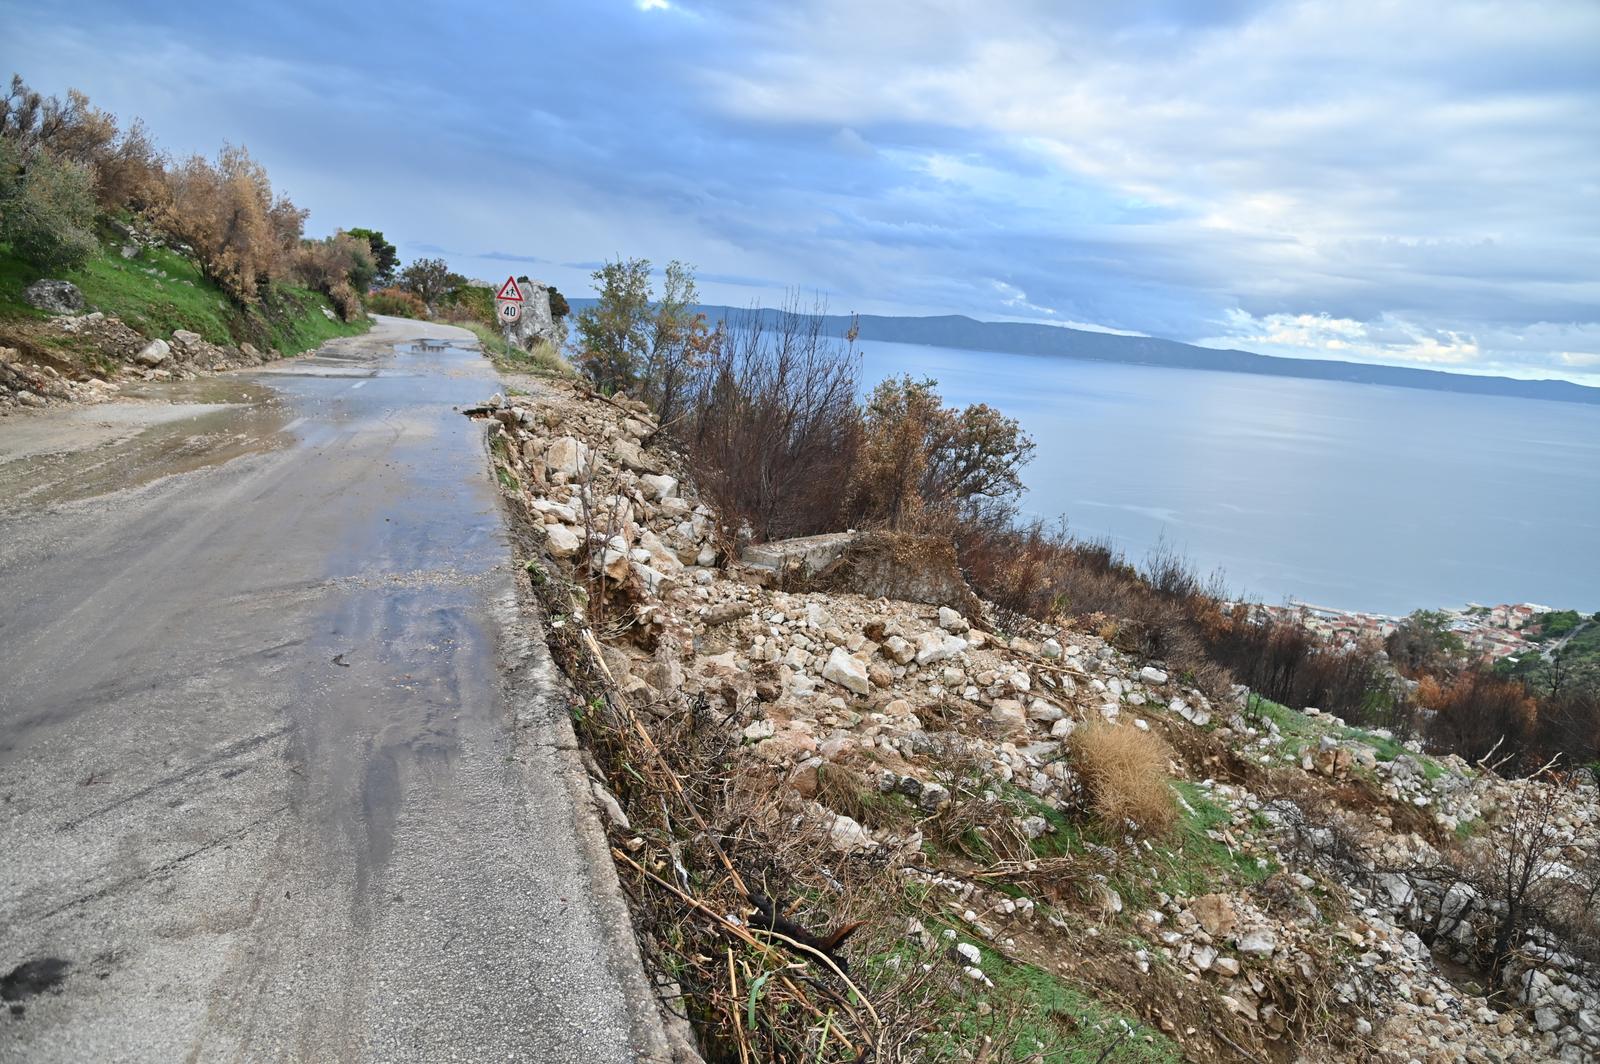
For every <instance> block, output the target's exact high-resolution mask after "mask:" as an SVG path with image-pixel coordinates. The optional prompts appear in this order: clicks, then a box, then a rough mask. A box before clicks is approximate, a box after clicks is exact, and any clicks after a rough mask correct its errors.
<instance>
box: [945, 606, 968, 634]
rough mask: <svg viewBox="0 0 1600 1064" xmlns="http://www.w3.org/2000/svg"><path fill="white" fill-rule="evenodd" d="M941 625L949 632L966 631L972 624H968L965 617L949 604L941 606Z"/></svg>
mask: <svg viewBox="0 0 1600 1064" xmlns="http://www.w3.org/2000/svg"><path fill="white" fill-rule="evenodd" d="M939 627H940V628H943V629H944V630H945V631H947V632H965V631H966V630H967V629H968V628H971V627H972V625H970V624H968V623H967V619H966V618H965V617H963V616H961V614H960V613H958V612H956V611H955V610H953V609H951V608H950V607H949V606H940V607H939Z"/></svg>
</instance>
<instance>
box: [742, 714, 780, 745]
mask: <svg viewBox="0 0 1600 1064" xmlns="http://www.w3.org/2000/svg"><path fill="white" fill-rule="evenodd" d="M775 730H776V729H775V728H774V727H773V724H772V721H770V720H753V721H751V722H750V723H749V724H747V725H745V728H744V737H745V738H746V739H749V740H750V741H751V742H753V743H759V742H760V741H761V740H762V739H770V738H772V733H773V732H774V731H775Z"/></svg>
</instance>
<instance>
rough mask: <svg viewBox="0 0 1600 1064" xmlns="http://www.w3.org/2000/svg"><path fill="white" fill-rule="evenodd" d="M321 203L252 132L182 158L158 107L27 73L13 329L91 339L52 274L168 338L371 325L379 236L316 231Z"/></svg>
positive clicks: (8, 215) (9, 327)
mask: <svg viewBox="0 0 1600 1064" xmlns="http://www.w3.org/2000/svg"><path fill="white" fill-rule="evenodd" d="M305 219H306V212H305V211H303V210H301V209H299V208H298V207H296V206H295V205H294V203H293V202H292V201H291V200H290V199H289V198H288V196H286V195H284V194H283V193H281V192H279V191H275V190H274V189H273V187H272V183H271V181H270V179H269V178H268V176H267V173H266V170H265V168H264V167H262V165H261V164H260V163H259V162H257V161H256V160H255V159H253V158H252V157H251V155H250V153H249V152H248V151H247V150H246V149H245V148H243V147H235V146H231V145H230V146H225V147H224V148H223V149H222V150H221V151H220V152H219V153H218V154H217V155H216V156H215V157H214V158H206V157H204V156H198V155H196V156H192V157H190V158H187V159H181V160H174V159H171V158H169V157H167V156H165V155H164V154H162V153H161V152H159V151H158V150H157V148H156V146H155V142H154V140H153V139H152V138H151V136H150V135H149V133H148V132H147V131H146V130H145V128H144V126H143V124H142V123H140V122H138V121H134V122H132V123H131V124H128V125H126V126H119V124H118V122H117V119H116V117H115V116H113V115H111V114H109V113H107V112H105V111H102V110H99V109H97V108H95V107H94V106H93V105H92V104H91V103H90V101H89V99H88V97H86V96H85V95H84V94H82V93H80V92H78V91H76V90H72V91H70V92H69V93H68V94H67V98H66V99H65V100H61V99H59V98H56V97H52V96H45V95H43V94H42V93H39V92H36V91H34V90H33V89H31V88H29V87H28V85H27V84H26V83H25V82H23V80H22V79H21V77H20V76H14V77H13V78H12V81H11V84H10V87H9V91H8V92H7V93H6V94H5V95H4V96H3V97H0V344H4V345H9V346H15V347H17V348H19V349H20V350H21V351H22V352H23V353H24V354H31V355H34V356H42V357H45V358H47V359H48V358H56V357H65V358H67V359H68V360H71V359H72V357H73V356H74V355H78V356H82V355H83V354H84V352H82V351H79V350H77V349H78V347H79V346H81V344H80V343H78V342H76V341H75V340H74V339H73V338H72V337H68V336H62V335H61V334H59V333H52V332H51V331H49V330H47V329H45V328H43V327H42V325H43V323H44V322H45V321H46V319H47V318H48V315H47V314H46V313H45V312H43V311H41V310H38V309H36V308H35V307H33V306H32V305H30V304H29V302H28V301H27V300H26V299H25V298H24V294H23V293H24V290H25V289H26V288H28V286H29V285H31V284H33V283H34V282H35V281H38V280H40V279H41V278H52V279H57V280H63V281H67V282H70V283H71V284H72V285H74V286H76V287H77V289H78V290H79V292H81V293H82V296H83V300H84V302H85V304H86V305H87V307H88V308H90V309H98V310H100V311H102V312H104V313H105V314H107V315H110V316H115V317H117V318H120V319H121V320H122V321H123V322H124V323H125V324H126V325H128V326H129V327H131V328H132V329H134V330H135V331H137V332H139V333H142V334H143V335H145V336H147V337H152V338H155V337H164V336H170V335H171V334H172V333H173V332H175V331H177V330H180V329H182V330H188V331H190V332H194V333H197V334H199V335H200V336H201V337H202V338H203V339H204V340H206V341H207V342H209V343H212V344H216V345H219V346H229V347H231V346H235V345H240V344H247V343H248V344H253V345H256V346H258V347H260V348H262V349H265V350H276V351H280V352H283V353H294V352H298V351H300V350H304V349H306V348H309V347H314V346H316V345H317V344H319V343H321V342H322V341H323V340H326V339H329V338H331V337H334V336H342V335H349V334H350V333H353V332H359V331H361V330H362V329H364V328H366V314H365V310H364V308H363V306H362V297H363V295H364V294H365V292H366V290H367V287H368V285H369V284H370V282H371V281H372V279H373V278H374V276H375V275H376V273H375V266H374V260H373V246H374V245H373V244H372V243H371V242H370V241H369V240H368V239H367V238H366V236H364V235H363V236H355V235H352V234H350V233H343V232H341V233H337V234H335V235H334V236H331V237H328V238H325V239H322V240H308V239H305V238H304V235H303V233H304V226H305ZM378 236H379V238H380V240H381V234H378ZM391 250H392V249H391ZM330 315H331V318H330Z"/></svg>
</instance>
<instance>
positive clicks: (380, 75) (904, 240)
mask: <svg viewBox="0 0 1600 1064" xmlns="http://www.w3.org/2000/svg"><path fill="white" fill-rule="evenodd" d="M1192 7H1194V5H1186V4H1176V3H1136V4H1131V5H1118V6H1117V7H1116V8H1115V10H1114V11H1112V10H1111V9H1108V8H1106V6H1105V5H1092V4H1057V3H1043V2H1040V3H1030V2H1026V0H993V2H987V3H983V4H981V5H980V4H961V3H940V4H927V3H916V4H913V3H898V2H889V3H875V4H871V5H862V4H859V3H845V2H843V0H804V2H798V3H794V4H789V5H746V4H734V3H695V2H692V0H684V2H683V3H678V2H676V0H672V2H668V3H665V4H663V3H660V2H655V3H651V4H647V5H643V6H641V5H639V4H637V3H631V2H625V0H619V2H598V3H586V4H576V3H574V4H553V5H548V6H544V7H541V8H539V9H534V8H532V7H514V8H506V7H499V8H479V9H470V10H469V9H458V10H443V9H440V8H437V7H433V6H423V5H408V4H404V3H397V4H386V5H382V6H377V5H363V4H349V5H341V6H339V7H337V8H334V7H330V6H327V5H317V6H296V5H284V4H258V3H251V2H248V0H247V2H244V3H238V4H233V5H229V6H228V7H226V8H221V9H219V8H214V7H209V6H201V5H198V4H163V3H159V2H158V3H151V4H146V5H140V6H139V8H138V10H137V11H133V10H130V9H128V8H127V7H125V6H122V5H116V4H97V3H94V2H92V0H91V2H88V3H85V4H80V5H78V12H79V13H78V17H75V18H74V19H73V20H71V22H70V23H69V22H67V21H65V20H62V19H60V18H59V17H57V15H55V14H53V13H52V11H51V9H49V8H47V7H46V6H44V5H40V4H22V3H15V2H10V3H0V20H3V22H4V24H5V26H6V28H7V33H6V35H5V36H6V38H7V40H6V43H5V45H4V46H3V48H0V57H3V58H4V60H5V61H6V63H7V64H8V65H9V66H10V67H12V68H13V69H16V70H18V71H19V72H21V73H23V74H24V76H25V77H27V78H28V79H29V81H30V82H32V83H33V84H35V85H36V87H39V88H41V89H44V90H46V91H52V92H62V91H64V90H65V89H66V88H67V87H68V86H73V87H79V88H82V89H84V90H85V91H87V92H88V93H89V94H90V96H91V97H92V98H93V99H94V100H95V101H96V102H97V103H99V104H100V105H101V106H105V107H108V108H110V109H112V110H115V111H117V112H119V113H121V114H122V115H124V116H125V117H126V116H133V115H138V116H142V117H144V118H145V119H146V121H147V122H148V123H149V125H150V127H151V129H152V130H153V131H154V132H155V133H156V134H157V136H158V137H159V138H160V140H161V141H162V143H163V145H164V146H166V147H167V148H169V149H171V150H172V151H174V152H175V153H185V152H189V151H195V150H200V151H207V152H210V151H213V150H215V148H216V147H217V146H218V145H219V144H220V142H221V141H223V140H225V139H227V140H234V141H237V142H242V143H245V144H246V145H248V146H249V147H250V148H251V149H252V151H254V152H255V153H256V154H257V155H259V156H260V157H261V158H263V160H264V161H265V162H266V163H267V165H268V167H269V170H270V171H271V172H272V174H273V176H274V179H275V181H276V182H277V183H278V184H279V185H281V186H282V187H283V188H285V189H286V190H287V191H288V192H289V193H290V194H291V195H293V196H294V198H295V200H296V201H297V202H298V203H300V204H301V205H302V206H305V207H309V208H310V209H311V210H312V212H313V215H312V225H313V227H314V228H316V229H319V230H324V231H325V230H331V229H333V228H335V227H337V226H345V225H369V226H374V227H378V228H382V229H383V230H384V231H385V232H386V233H388V234H389V235H390V236H391V238H392V239H395V240H396V242H397V243H398V244H400V246H401V249H402V251H403V253H406V254H421V253H427V251H426V249H429V248H441V247H442V248H457V249H471V248H491V249H495V250H494V251H492V252H489V253H483V254H475V253H471V252H463V253H447V255H448V257H449V258H450V259H451V262H452V265H454V266H455V267H456V268H457V269H459V270H461V271H462V272H464V273H468V274H472V275H480V276H489V275H491V274H493V273H495V272H497V271H501V270H504V269H505V268H506V267H507V265H508V264H527V265H528V266H529V267H531V268H533V269H536V270H537V271H538V272H539V273H540V275H541V277H542V279H544V280H547V281H551V282H553V283H556V284H558V285H559V286H560V287H561V288H562V289H563V290H564V291H568V292H570V293H572V294H575V295H583V294H587V291H588V283H587V281H588V279H587V276H586V274H587V271H586V270H585V269H584V268H582V264H585V263H588V262H591V261H593V260H595V259H597V258H600V257H603V256H614V255H644V256H647V257H650V258H652V259H654V260H658V261H664V260H666V259H669V258H680V259H683V260H686V261H689V262H693V263H696V264H697V265H698V266H699V267H700V268H701V271H702V277H703V279H704V284H703V288H704V289H705V295H706V297H707V299H708V301H714V302H730V303H735V304H745V303H748V302H750V301H751V300H752V299H756V298H759V299H763V300H765V301H767V302H769V303H770V302H773V301H775V300H776V299H778V298H781V295H782V292H783V290H784V289H785V288H789V287H795V288H799V289H802V290H805V291H808V292H809V291H812V290H816V291H820V292H822V293H824V294H825V295H826V296H827V298H828V301H829V303H830V306H831V307H832V308H833V309H834V310H836V311H839V310H860V311H863V312H879V313H945V312H959V313H964V314H969V315H972V316H975V317H980V318H1007V319H1029V320H1039V321H1054V322H1061V323H1068V322H1073V323H1088V324H1092V325H1098V326H1102V327H1107V328H1113V329H1120V330H1128V331H1137V332H1144V333H1149V334H1151V335H1157V336H1163V337H1170V338H1172V339H1178V340H1184V341H1189V342H1199V343H1204V344H1207V345H1211V346H1218V347H1242V348H1245V349H1249V350H1256V351H1262V352H1264V353H1268V354H1285V355H1295V356H1300V357H1322V358H1338V359H1347V360H1353V361H1373V362H1384V363H1392V364H1397V365H1414V366H1426V367H1431V368H1441V369H1452V370H1457V371H1466V372H1487V373H1502V374H1509V375H1516V376H1532V377H1538V376H1552V377H1565V378H1568V379H1572V380H1579V381H1584V382H1587V383H1600V310H1597V308H1600V239H1597V238H1600V176H1597V175H1600V64H1596V63H1595V62H1594V61H1593V57H1594V55H1595V54H1597V52H1600V7H1596V6H1595V5H1593V4H1589V3H1581V2H1571V3H1552V4H1545V5H1539V6H1537V7H1527V8H1521V9H1518V10H1512V9H1510V8H1507V7H1504V6H1503V5H1488V4H1473V3H1467V4H1459V5H1451V6H1450V7H1449V8H1448V12H1447V16H1446V17H1441V15H1440V12H1439V9H1438V8H1436V7H1434V6H1433V5H1423V4H1414V5H1394V4H1382V5H1373V4H1361V3H1355V4H1347V3H1338V4H1335V3H1308V4H1274V3H1260V4H1255V3H1236V4H1226V5H1208V6H1207V12H1206V13H1204V14H1197V13H1196V12H1195V11H1193V10H1191V8H1192ZM516 272H525V271H524V269H520V268H519V269H517V271H516Z"/></svg>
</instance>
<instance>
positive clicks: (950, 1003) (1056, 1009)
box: [868, 924, 1183, 1064]
mask: <svg viewBox="0 0 1600 1064" xmlns="http://www.w3.org/2000/svg"><path fill="white" fill-rule="evenodd" d="M946 926H950V927H953V929H954V930H955V931H956V932H957V934H958V935H960V940H961V941H963V942H971V943H972V944H973V945H975V946H977V947H978V950H979V952H980V953H981V954H982V960H981V961H980V963H979V967H980V968H981V969H982V970H983V973H984V974H985V975H987V976H988V977H989V979H990V981H991V982H993V983H994V987H993V988H992V989H991V988H989V987H984V986H980V985H979V984H977V983H975V982H968V981H966V980H965V979H962V980H961V990H960V991H956V990H951V991H950V992H948V993H946V994H944V995H942V996H941V997H939V998H938V999H936V1000H935V1001H934V1002H933V1003H932V1005H933V1008H934V1009H935V1010H936V1011H937V1012H938V1014H939V1019H940V1022H939V1024H938V1026H937V1028H936V1029H935V1030H934V1032H933V1033H932V1034H930V1035H929V1039H928V1041H929V1044H927V1045H925V1046H924V1047H923V1050H924V1052H923V1055H924V1056H925V1057H926V1058H927V1059H930V1060H948V1059H966V1057H965V1055H964V1054H965V1053H970V1052H973V1051H975V1050H976V1049H977V1047H979V1046H980V1045H982V1044H983V1040H984V1038H985V1037H988V1038H992V1039H994V1040H995V1045H994V1048H993V1050H992V1051H991V1054H990V1057H989V1059H990V1060H992V1061H995V1062H996V1064H999V1062H1008V1064H1010V1062H1021V1061H1033V1060H1044V1061H1049V1062H1051V1064H1057V1062H1060V1064H1066V1062H1072V1064H1078V1062H1082V1064H1092V1062H1098V1061H1105V1062H1107V1064H1109V1062H1113V1061H1115V1062H1120V1064H1177V1062H1179V1061H1181V1060H1182V1059H1183V1055H1182V1053H1181V1052H1180V1050H1179V1048H1178V1046H1177V1045H1176V1044H1175V1043H1173V1042H1172V1041H1171V1039H1169V1038H1167V1037H1166V1036H1165V1035H1163V1034H1162V1033H1161V1032H1159V1031H1157V1030H1155V1029H1154V1028H1151V1027H1148V1026H1146V1025H1144V1024H1142V1023H1140V1022H1139V1021H1138V1020H1137V1019H1136V1018H1135V1017H1132V1016H1129V1015H1127V1014H1125V1013H1123V1012H1121V1011H1119V1010H1117V1009H1115V1008H1112V1007H1111V1006H1109V1005H1107V1004H1106V1003H1105V1002H1103V1001H1099V1000H1097V999H1096V998H1095V997H1094V996H1093V995H1092V994H1091V993H1090V992H1088V991H1087V990H1086V989H1083V988H1079V987H1076V986H1073V985H1072V984H1070V983H1068V982H1067V981H1065V980H1063V979H1060V978H1058V977H1056V976H1054V975H1052V974H1050V973H1049V972H1047V971H1044V970H1043V969H1041V968H1036V967H1034V966H1033V965H1031V964H1024V963H1022V962H1019V961H1013V960H1010V959H1009V958H1007V957H1005V956H1004V955H1003V954H1001V953H998V952H996V951H995V950H993V949H991V948H989V947H988V946H987V945H986V944H985V943H984V942H982V941H981V940H978V939H976V938H975V936H973V935H971V934H969V933H966V932H965V929H964V928H963V927H961V926H960V925H955V924H951V925H946ZM928 930H929V931H930V932H931V933H932V934H934V935H938V934H939V932H940V931H942V930H943V927H940V926H935V925H934V924H930V925H929V928H928ZM940 941H941V942H942V941H943V940H942V939H941V940H940ZM889 956H896V957H899V958H900V959H899V962H898V963H900V964H901V965H912V964H916V963H919V962H920V961H921V960H922V959H923V958H922V956H921V955H920V954H919V953H918V952H917V950H916V949H915V948H914V947H911V946H907V947H904V948H902V949H900V950H897V951H895V952H894V953H892V954H887V955H883V956H879V957H876V958H873V959H872V960H871V961H869V962H868V963H869V965H871V966H873V967H875V968H881V966H882V965H883V964H884V962H885V961H886V960H887V959H888V957H889ZM938 963H941V964H947V963H950V962H948V961H940V962H938ZM980 1002H982V1003H984V1004H987V1005H988V1006H989V1008H990V1009H991V1010H992V1011H990V1013H989V1014H988V1015H982V1014H980V1012H979V1009H978V1005H979V1003H980ZM1125 1031H1126V1032H1128V1033H1126V1034H1124V1032H1125ZM1113 1043H1115V1045H1114V1047H1113Z"/></svg>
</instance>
